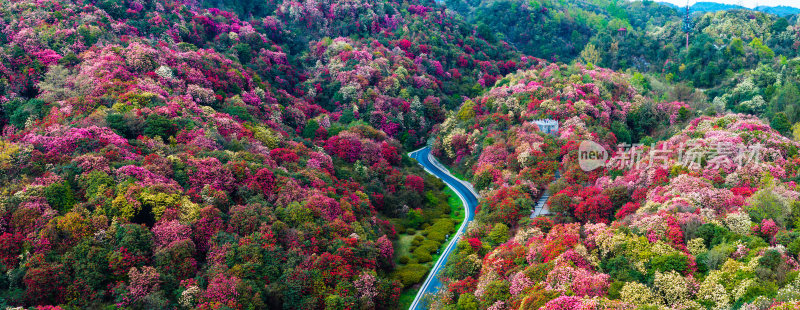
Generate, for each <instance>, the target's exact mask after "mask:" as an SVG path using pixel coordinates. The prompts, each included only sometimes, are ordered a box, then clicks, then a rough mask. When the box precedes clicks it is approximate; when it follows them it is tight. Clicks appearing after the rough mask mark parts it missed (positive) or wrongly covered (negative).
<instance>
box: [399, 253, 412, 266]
mask: <svg viewBox="0 0 800 310" xmlns="http://www.w3.org/2000/svg"><path fill="white" fill-rule="evenodd" d="M409 260H410V258H408V256H406V255H403V256H400V259H398V261H399V262H400V263H401V264H403V265H405V264H408V261H409Z"/></svg>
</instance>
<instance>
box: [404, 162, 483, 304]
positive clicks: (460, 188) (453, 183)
mask: <svg viewBox="0 0 800 310" xmlns="http://www.w3.org/2000/svg"><path fill="white" fill-rule="evenodd" d="M408 156H409V157H411V158H413V159H416V160H417V161H418V162H419V164H420V165H422V167H423V168H424V169H425V171H427V172H428V173H430V174H432V175H434V176H436V177H437V178H439V179H441V180H442V181H443V182H444V183H445V184H447V186H448V187H450V189H452V190H453V191H454V192H456V194H457V195H458V197H459V198H460V199H461V202H462V203H463V204H464V221H463V222H461V226H460V227H459V228H458V230H457V231H456V232H455V234H453V237H452V238H450V243H448V244H447V247H446V248H445V250H444V252H442V255H440V256H439V259H438V260H436V262H435V263H434V264H433V267H432V268H431V271H430V272H429V273H428V276H427V277H426V278H425V282H422V286H421V287H420V289H419V292H417V295H416V296H415V297H414V301H413V302H412V303H411V307H409V310H419V309H425V308H424V307H423V305H422V304H421V303H420V300H422V297H423V296H425V294H428V293H430V294H433V293H436V291H437V290H438V289H439V287H440V286H441V285H442V282H441V281H440V280H439V273H440V272H441V271H442V267H444V265H445V264H447V258H448V257H449V256H450V254H451V253H452V252H453V250H455V248H456V243H458V240H460V239H461V235H462V234H463V233H464V231H466V230H467V225H468V224H469V222H471V221H472V220H473V219H474V218H475V207H476V206H477V205H478V194H477V193H476V192H475V189H474V188H472V184H470V183H468V182H465V181H462V180H459V179H458V178H456V177H454V176H453V175H452V174H450V172H449V171H447V169H446V168H445V167H444V166H443V165H442V164H441V163H439V161H437V160H436V158H435V157H433V155H431V149H430V147H424V148H421V149H419V150H416V151H413V152H411V153H408Z"/></svg>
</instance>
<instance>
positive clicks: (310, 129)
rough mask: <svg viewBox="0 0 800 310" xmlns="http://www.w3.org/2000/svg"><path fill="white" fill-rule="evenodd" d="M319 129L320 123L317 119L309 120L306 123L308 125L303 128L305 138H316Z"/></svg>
mask: <svg viewBox="0 0 800 310" xmlns="http://www.w3.org/2000/svg"><path fill="white" fill-rule="evenodd" d="M317 129H319V123H318V122H317V120H315V119H310V120H308V123H306V127H305V128H303V138H306V139H314V137H316V135H317Z"/></svg>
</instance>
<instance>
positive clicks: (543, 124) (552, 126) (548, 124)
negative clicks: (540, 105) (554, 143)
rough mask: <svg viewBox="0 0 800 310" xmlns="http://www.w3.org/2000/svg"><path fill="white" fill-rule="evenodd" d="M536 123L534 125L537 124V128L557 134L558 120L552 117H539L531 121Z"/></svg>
mask: <svg viewBox="0 0 800 310" xmlns="http://www.w3.org/2000/svg"><path fill="white" fill-rule="evenodd" d="M533 122H534V123H536V126H539V130H541V131H542V132H544V133H549V134H557V133H558V121H557V120H554V119H539V120H535V121H533Z"/></svg>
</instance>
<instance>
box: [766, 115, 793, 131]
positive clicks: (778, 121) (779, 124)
mask: <svg viewBox="0 0 800 310" xmlns="http://www.w3.org/2000/svg"><path fill="white" fill-rule="evenodd" d="M769 125H770V126H772V129H775V130H777V131H778V132H780V133H781V134H782V135H784V136H785V135H788V134H789V133H791V130H792V123H790V122H789V118H788V117H786V113H783V112H778V114H775V116H774V117H773V118H772V120H771V121H770V122H769Z"/></svg>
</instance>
